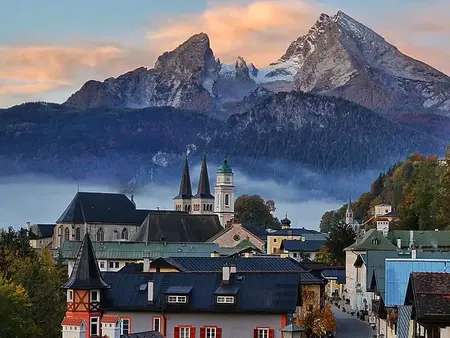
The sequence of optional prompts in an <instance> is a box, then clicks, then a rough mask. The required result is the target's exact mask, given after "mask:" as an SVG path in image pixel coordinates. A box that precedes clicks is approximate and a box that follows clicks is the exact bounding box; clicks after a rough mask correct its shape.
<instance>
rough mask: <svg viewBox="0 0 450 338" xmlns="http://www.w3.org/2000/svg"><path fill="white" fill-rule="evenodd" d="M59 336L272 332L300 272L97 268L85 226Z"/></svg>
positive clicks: (189, 337) (289, 306)
mask: <svg viewBox="0 0 450 338" xmlns="http://www.w3.org/2000/svg"><path fill="white" fill-rule="evenodd" d="M63 288H64V289H66V290H67V312H66V316H65V318H64V320H63V322H62V336H63V337H70V338H74V337H75V338H80V337H94V336H103V335H105V334H106V335H108V336H109V337H110V338H113V337H114V338H119V336H120V335H121V334H122V335H124V336H126V335H130V334H135V333H138V332H149V331H152V332H159V333H161V334H162V335H163V336H165V337H176V338H195V337H205V338H216V337H224V338H225V337H229V338H232V337H233V338H234V337H247V336H250V337H251V336H253V337H267V338H269V337H274V338H281V331H280V329H281V328H284V327H285V326H286V325H287V324H288V320H289V318H291V317H292V316H293V314H299V312H300V309H301V306H302V289H301V288H302V284H301V283H300V274H299V273H292V272H286V273H283V274H280V273H273V272H267V273H255V272H251V273H248V272H239V271H238V270H236V269H233V267H231V266H222V268H221V269H220V272H209V273H184V272H178V273H171V272H169V273H165V272H142V271H136V270H133V269H124V270H121V271H119V272H116V273H109V272H108V273H105V274H104V275H103V276H102V275H101V274H100V270H99V268H98V263H97V261H96V257H95V253H94V249H93V246H92V242H91V241H90V238H89V235H88V234H87V235H86V236H85V238H84V240H83V244H82V245H81V247H80V251H79V253H78V256H77V262H76V264H75V266H74V269H73V271H72V273H71V276H70V277H69V279H68V281H67V283H66V284H65V285H64V286H63Z"/></svg>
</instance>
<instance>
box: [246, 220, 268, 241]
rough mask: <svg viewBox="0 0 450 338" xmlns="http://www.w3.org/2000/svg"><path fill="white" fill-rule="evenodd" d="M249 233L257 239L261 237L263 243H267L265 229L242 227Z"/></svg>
mask: <svg viewBox="0 0 450 338" xmlns="http://www.w3.org/2000/svg"><path fill="white" fill-rule="evenodd" d="M242 226H243V227H244V228H245V229H246V230H247V231H250V232H251V233H252V234H253V235H255V236H256V237H259V238H260V239H261V240H263V241H267V234H268V232H267V230H266V229H265V228H264V227H256V226H251V225H245V224H243V225H242Z"/></svg>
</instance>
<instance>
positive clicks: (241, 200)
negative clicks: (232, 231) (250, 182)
mask: <svg viewBox="0 0 450 338" xmlns="http://www.w3.org/2000/svg"><path fill="white" fill-rule="evenodd" d="M273 207H274V208H275V202H274V204H273ZM270 211H271V210H270V207H269V206H268V205H267V203H266V202H265V201H264V199H262V198H261V196H259V195H253V196H249V195H241V196H239V197H238V198H237V199H236V201H235V202H234V214H235V216H236V217H237V218H238V219H239V220H240V221H241V222H242V224H245V225H251V226H257V227H263V228H272V229H278V228H279V227H280V224H279V221H278V219H276V218H274V217H273V216H272V214H271V212H270Z"/></svg>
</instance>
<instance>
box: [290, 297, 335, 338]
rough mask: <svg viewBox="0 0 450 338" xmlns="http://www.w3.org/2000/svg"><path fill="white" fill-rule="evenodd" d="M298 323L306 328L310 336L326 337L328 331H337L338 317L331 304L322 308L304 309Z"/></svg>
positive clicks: (309, 337)
mask: <svg viewBox="0 0 450 338" xmlns="http://www.w3.org/2000/svg"><path fill="white" fill-rule="evenodd" d="M296 324H297V325H298V326H300V327H301V328H303V329H304V330H305V333H306V337H308V338H312V337H325V336H326V334H327V332H330V331H336V319H335V318H334V315H333V312H332V311H331V305H330V304H328V305H326V306H325V307H324V308H323V309H321V310H315V311H304V312H303V313H302V314H301V316H300V317H299V318H298V319H297V320H296Z"/></svg>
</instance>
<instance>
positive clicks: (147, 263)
mask: <svg viewBox="0 0 450 338" xmlns="http://www.w3.org/2000/svg"><path fill="white" fill-rule="evenodd" d="M142 272H150V258H149V257H144V266H143V267H142Z"/></svg>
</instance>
